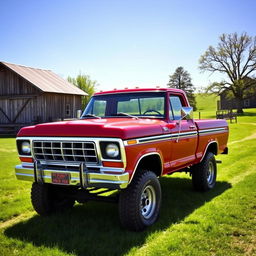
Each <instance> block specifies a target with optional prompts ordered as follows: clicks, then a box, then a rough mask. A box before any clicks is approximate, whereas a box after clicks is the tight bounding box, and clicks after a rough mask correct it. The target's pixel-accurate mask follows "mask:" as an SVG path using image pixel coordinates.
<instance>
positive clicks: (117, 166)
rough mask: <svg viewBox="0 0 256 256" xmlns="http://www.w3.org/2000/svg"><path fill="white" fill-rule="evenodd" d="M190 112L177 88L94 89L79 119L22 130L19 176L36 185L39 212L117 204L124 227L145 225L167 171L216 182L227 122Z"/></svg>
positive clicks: (199, 182) (205, 183) (203, 183)
mask: <svg viewBox="0 0 256 256" xmlns="http://www.w3.org/2000/svg"><path fill="white" fill-rule="evenodd" d="M192 114H193V110H192V108H191V107H190V106H189V103H188V100H187V97H186V95H185V93H184V92H183V91H181V90H177V89H166V88H163V89H133V90H114V91H105V92H100V93H96V94H95V95H94V96H93V97H92V98H91V100H90V102H89V103H88V105H87V107H86V109H85V110H84V112H83V114H82V116H81V118H80V119H79V120H74V121H63V122H55V123H46V124H39V125H35V126H29V127H25V128H23V129H21V130H20V132H19V133H18V136H17V149H18V153H19V157H20V160H21V162H22V163H21V164H20V165H17V166H16V168H15V171H16V176H17V178H18V179H20V180H27V181H31V182H33V185H32V192H31V201H32V204H33V207H34V209H35V211H36V212H37V213H38V214H40V215H48V214H51V213H53V212H55V211H59V210H64V209H67V208H72V207H73V205H74V203H75V201H77V202H79V203H84V202H86V201H88V200H102V201H110V202H118V204H119V216H120V222H121V224H122V226H123V227H125V228H127V229H129V230H135V231H140V230H143V229H145V228H146V227H147V226H150V225H152V224H153V223H154V222H155V221H156V220H157V218H158V215H159V211H160V205H161V186H160V183H159V180H158V178H159V177H161V176H162V175H166V174H172V173H175V172H181V171H184V172H188V173H190V174H191V176H192V184H193V186H194V188H195V189H196V190H199V191H207V190H209V189H212V188H213V187H214V185H215V183H216V175H217V167H216V160H215V155H217V154H227V153H228V148H227V140H228V133H229V129H228V125H227V122H226V121H225V120H195V119H193V117H192ZM114 191H115V192H114ZM116 192H118V193H116ZM104 193H105V194H104ZM106 195H108V196H106Z"/></svg>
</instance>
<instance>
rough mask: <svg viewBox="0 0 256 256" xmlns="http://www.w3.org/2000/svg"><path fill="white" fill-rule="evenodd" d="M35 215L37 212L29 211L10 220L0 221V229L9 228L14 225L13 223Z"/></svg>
mask: <svg viewBox="0 0 256 256" xmlns="http://www.w3.org/2000/svg"><path fill="white" fill-rule="evenodd" d="M34 215H35V212H28V213H23V214H20V215H19V216H17V217H14V218H11V219H10V220H7V221H4V222H1V223H0V229H4V228H7V227H9V226H12V225H13V224H16V223H18V222H21V221H23V220H26V219H28V218H31V217H32V216H34Z"/></svg>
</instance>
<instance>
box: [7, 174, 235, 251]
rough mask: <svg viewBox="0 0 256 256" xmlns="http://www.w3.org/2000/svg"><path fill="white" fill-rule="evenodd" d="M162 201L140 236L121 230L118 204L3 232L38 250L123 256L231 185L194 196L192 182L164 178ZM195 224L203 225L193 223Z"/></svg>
mask: <svg viewBox="0 0 256 256" xmlns="http://www.w3.org/2000/svg"><path fill="white" fill-rule="evenodd" d="M161 185H162V192H163V201H162V207H161V216H160V218H159V220H158V222H157V223H156V224H155V225H153V226H152V227H150V228H148V229H147V230H146V231H144V232H141V233H135V232H129V231H126V230H123V229H121V228H120V226H119V221H118V208H117V205H115V204H107V203H99V202H89V203H87V204H85V205H77V206H75V207H74V209H72V210H70V211H67V212H65V213H62V214H55V215H52V216H49V217H40V216H35V217H33V218H31V219H29V220H27V221H24V222H20V223H18V224H15V225H14V226H12V227H10V228H8V229H6V230H5V231H4V233H5V235H6V236H7V237H10V238H16V239H19V240H21V241H26V242H31V243H33V245H35V246H44V247H55V248H56V247H57V248H59V249H60V250H61V251H63V252H66V253H73V254H75V255H79V256H82V255H123V254H125V253H127V252H128V251H129V250H130V249H131V248H132V247H134V246H136V247H140V246H142V245H143V244H144V243H145V242H146V239H147V237H149V236H150V235H151V234H152V233H154V232H156V231H162V230H164V229H166V228H168V227H169V226H170V225H172V224H174V223H176V222H179V221H182V220H183V219H184V218H185V217H186V216H188V215H189V214H190V213H192V212H193V211H194V210H195V209H197V208H199V207H200V206H202V205H204V204H205V203H206V202H209V201H210V200H211V199H213V198H214V197H216V196H218V195H220V194H222V193H223V192H224V191H225V190H227V189H229V188H230V187H231V185H230V184H229V183H227V182H217V184H216V187H215V188H214V189H213V190H212V191H209V192H206V193H199V192H195V191H193V189H192V186H191V180H190V179H186V178H175V177H172V178H170V177H163V178H161ZM194 224H195V225H197V224H200V223H199V222H198V221H196V220H195V221H194Z"/></svg>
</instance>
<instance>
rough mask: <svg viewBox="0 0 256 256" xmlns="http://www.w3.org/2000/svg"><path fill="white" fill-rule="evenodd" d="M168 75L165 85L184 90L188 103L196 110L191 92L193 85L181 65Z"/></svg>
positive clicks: (193, 88)
mask: <svg viewBox="0 0 256 256" xmlns="http://www.w3.org/2000/svg"><path fill="white" fill-rule="evenodd" d="M169 77H170V80H169V83H168V84H167V86H169V87H171V88H176V89H181V90H183V91H185V92H186V94H187V97H188V101H189V103H190V105H191V106H192V107H193V108H194V110H196V99H195V95H194V94H193V92H194V90H195V87H194V85H193V84H192V82H191V77H190V74H189V73H188V72H187V71H186V70H184V68H183V67H178V68H177V69H176V70H175V72H174V74H173V75H171V76H169Z"/></svg>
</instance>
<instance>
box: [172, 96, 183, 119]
mask: <svg viewBox="0 0 256 256" xmlns="http://www.w3.org/2000/svg"><path fill="white" fill-rule="evenodd" d="M181 108H182V104H181V101H180V98H179V97H178V96H170V119H173V120H179V119H180V118H181V113H180V112H181Z"/></svg>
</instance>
